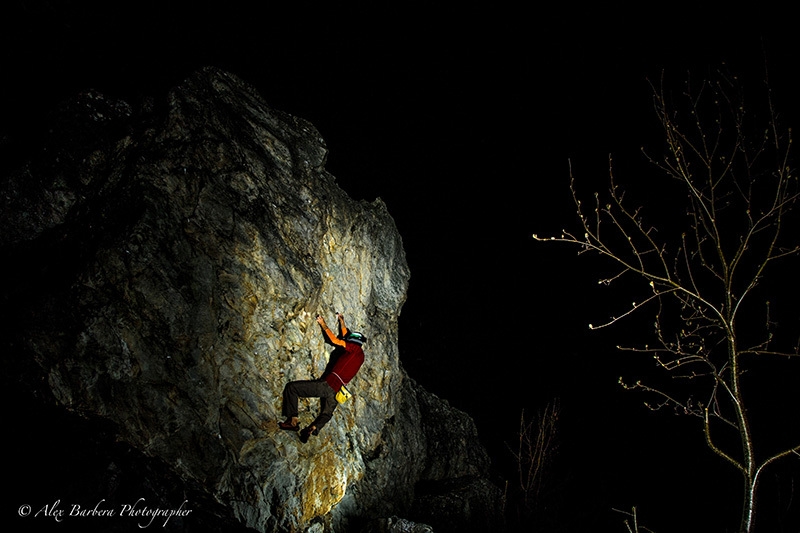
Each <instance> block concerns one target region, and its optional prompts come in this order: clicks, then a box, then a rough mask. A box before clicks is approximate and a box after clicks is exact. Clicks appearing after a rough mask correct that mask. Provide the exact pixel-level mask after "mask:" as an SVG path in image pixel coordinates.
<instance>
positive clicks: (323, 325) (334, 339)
mask: <svg viewBox="0 0 800 533" xmlns="http://www.w3.org/2000/svg"><path fill="white" fill-rule="evenodd" d="M317 323H319V325H320V327H321V328H322V331H323V332H324V333H325V336H326V337H328V340H329V341H330V342H331V343H332V344H335V345H337V346H345V342H344V341H343V340H342V339H340V338H339V337H337V336H336V335H334V334H333V332H332V331H331V330H330V328H329V327H328V325H327V324H326V323H325V319H324V318H322V317H321V316H318V317H317Z"/></svg>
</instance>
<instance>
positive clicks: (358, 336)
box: [344, 331, 367, 344]
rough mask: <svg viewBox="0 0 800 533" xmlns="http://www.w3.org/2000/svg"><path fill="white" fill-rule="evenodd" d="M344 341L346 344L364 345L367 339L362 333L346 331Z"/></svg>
mask: <svg viewBox="0 0 800 533" xmlns="http://www.w3.org/2000/svg"><path fill="white" fill-rule="evenodd" d="M344 340H345V341H347V342H355V343H356V344H364V343H365V342H367V337H366V336H365V335H364V334H363V333H359V332H357V331H348V332H347V335H345V336H344Z"/></svg>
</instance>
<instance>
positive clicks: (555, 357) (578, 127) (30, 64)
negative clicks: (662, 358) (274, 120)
mask: <svg viewBox="0 0 800 533" xmlns="http://www.w3.org/2000/svg"><path fill="white" fill-rule="evenodd" d="M285 4H291V7H287V5H285ZM622 4H623V3H622V2H618V3H612V2H608V3H601V2H595V3H592V5H591V6H588V7H587V6H578V5H563V6H562V7H552V6H550V7H541V6H538V5H533V7H531V5H528V4H523V3H518V4H508V5H507V4H497V3H493V4H489V3H486V2H459V3H452V4H451V5H444V4H442V3H436V4H435V6H434V4H433V3H429V4H427V5H426V4H414V3H408V2H398V3H385V4H384V3H377V2H375V3H371V4H365V5H364V6H358V7H355V6H356V4H353V3H348V4H346V5H345V4H344V3H341V5H339V3H325V4H324V5H323V4H322V3H320V4H319V5H318V4H317V3H312V2H292V3H288V2H285V3H277V2H251V3H247V2H236V1H232V2H217V1H212V0H206V1H202V0H201V1H195V2H177V1H155V0H150V1H139V2H132V1H118V2H80V1H65V2H55V1H50V2H48V1H42V0H40V1H19V2H10V3H7V4H6V7H5V11H6V14H5V15H4V16H3V19H2V39H3V42H2V66H1V67H0V69H1V70H0V72H1V73H2V77H3V83H2V93H3V94H2V117H0V119H2V125H3V131H2V133H3V136H4V137H3V141H4V142H9V139H12V138H13V139H15V141H14V142H15V143H17V142H20V141H19V140H18V139H23V140H24V139H31V140H33V139H34V138H35V132H36V131H37V128H39V127H40V124H41V123H42V121H43V120H44V119H45V118H46V116H47V113H48V112H49V111H50V110H51V109H52V107H53V106H54V105H55V104H57V102H58V101H60V100H61V99H63V98H65V97H66V96H68V95H69V94H71V93H72V92H73V91H76V90H84V89H87V88H95V89H98V90H101V91H103V92H105V93H107V94H109V95H110V96H117V97H120V98H123V99H127V100H129V101H133V102H135V101H137V100H138V99H141V98H143V97H145V96H147V95H152V94H162V93H164V92H165V91H166V90H167V89H168V88H169V87H171V86H172V85H174V84H176V83H178V82H180V81H181V80H182V79H183V78H184V77H185V76H187V75H188V74H189V73H191V72H192V71H193V70H195V69H197V68H199V67H201V66H204V65H215V66H218V67H221V68H223V69H226V70H229V71H230V72H232V73H234V74H237V75H238V76H240V77H242V78H243V79H245V80H246V81H248V82H250V83H252V84H253V85H255V86H256V87H257V88H258V89H259V91H260V92H261V93H262V95H263V96H264V98H265V99H266V100H267V102H268V103H269V104H270V105H271V106H273V107H275V108H277V109H281V110H283V111H286V112H289V113H292V114H294V115H297V116H300V117H303V118H305V119H307V120H309V121H311V122H312V123H313V124H315V125H316V126H317V127H318V128H319V130H320V132H321V134H322V136H323V138H324V139H325V140H326V142H327V144H328V147H329V150H330V154H329V159H328V165H327V168H328V170H329V171H330V172H331V173H333V174H334V175H335V176H336V177H337V180H338V182H339V183H340V185H341V186H342V188H343V189H344V190H345V191H347V192H348V193H349V194H350V195H351V196H352V197H354V198H356V199H366V200H373V199H374V198H376V197H380V198H382V199H383V200H384V201H385V202H386V204H387V205H388V208H389V211H390V213H391V214H392V215H393V217H394V218H395V220H396V222H397V225H398V228H399V231H400V233H401V235H402V236H403V240H404V246H405V249H406V252H407V257H408V262H409V264H410V267H411V272H412V279H411V286H410V290H409V294H408V300H407V303H406V304H405V306H404V308H403V313H402V316H401V320H400V349H401V359H402V361H403V363H404V365H405V366H406V368H407V369H408V370H409V372H410V374H411V375H412V376H413V377H415V378H416V379H417V380H418V381H419V382H420V383H422V384H423V385H424V386H425V387H426V388H428V389H429V390H431V391H432V392H434V393H436V394H437V395H439V396H441V397H444V398H447V399H448V400H449V401H450V402H451V403H452V404H453V405H455V406H457V407H459V408H462V409H464V410H465V411H467V412H468V413H470V414H471V415H472V416H473V417H474V418H475V419H476V421H477V423H478V427H479V432H480V434H481V436H482V439H483V440H484V441H485V443H486V445H487V447H488V448H489V450H490V452H491V453H492V455H493V457H494V459H495V461H496V465H497V469H498V477H500V478H504V477H506V478H507V477H509V471H508V470H506V469H507V468H508V466H509V465H508V458H509V454H508V450H507V444H513V443H514V438H515V437H514V435H515V431H516V429H517V424H518V421H519V417H520V412H521V411H522V410H523V409H525V411H526V412H527V413H533V412H534V411H536V410H538V409H541V408H543V407H544V406H545V405H546V404H547V402H549V401H552V400H553V399H555V398H559V399H560V402H561V408H562V413H561V426H560V427H561V441H562V448H561V459H562V461H561V463H560V466H559V469H558V472H557V482H556V483H555V484H557V485H558V487H554V488H559V489H562V490H563V492H561V494H563V495H564V497H563V498H562V503H561V505H562V507H563V509H562V511H561V517H562V518H560V520H561V523H562V526H563V530H565V531H569V530H575V531H577V530H584V529H582V528H586V527H594V528H595V529H597V530H614V531H622V530H623V527H624V526H623V525H622V518H623V517H622V516H621V515H619V514H618V513H615V512H614V511H613V510H612V509H614V508H616V509H622V510H629V509H630V508H631V506H634V505H635V506H637V507H638V508H639V512H640V516H641V518H642V521H643V522H644V523H645V525H647V526H648V527H651V528H652V529H655V530H657V531H659V532H664V531H726V530H733V528H734V527H735V524H736V523H737V520H738V516H737V514H738V510H737V509H738V498H739V489H738V486H739V485H738V483H739V479H738V476H737V474H736V473H735V472H733V471H732V469H730V468H729V467H728V466H725V465H721V464H720V462H721V461H720V460H719V459H718V458H716V457H715V456H713V455H712V454H711V452H709V451H707V450H706V449H705V448H704V445H703V443H702V436H701V433H700V426H699V422H697V421H696V420H693V419H688V418H682V417H674V416H671V415H668V414H651V413H649V412H647V411H646V410H645V409H644V407H643V406H642V405H641V401H640V400H641V398H638V397H637V396H636V395H635V394H633V393H629V392H624V391H623V390H621V388H620V387H619V386H618V385H617V378H618V377H619V376H620V375H625V376H634V377H635V376H636V375H637V372H645V369H644V368H645V367H646V366H647V365H649V364H650V363H649V362H642V361H640V360H636V359H634V358H632V357H631V356H626V355H625V354H621V353H619V352H617V351H616V350H615V349H614V346H615V345H616V344H617V343H619V342H621V341H624V340H627V339H628V338H629V335H638V334H639V332H640V331H641V328H642V326H643V325H645V324H646V322H647V320H649V317H648V318H647V319H634V320H631V321H629V322H626V323H623V324H621V325H619V326H617V327H615V328H613V329H610V330H603V331H602V332H590V331H589V330H588V324H589V323H591V322H593V321H594V322H599V321H602V320H603V319H604V318H606V317H607V316H608V315H609V314H612V313H614V312H617V311H618V309H619V307H618V306H619V305H621V302H618V301H617V300H615V298H614V291H613V290H611V289H603V288H601V287H598V286H597V284H596V277H597V272H598V270H597V269H599V268H602V267H601V266H600V265H599V264H597V263H593V262H591V261H586V260H583V259H578V258H576V257H575V254H574V251H572V250H566V249H562V248H559V247H557V246H549V245H543V244H537V243H535V242H534V241H533V239H532V238H531V234H532V233H538V234H540V235H546V234H551V233H555V232H557V231H559V230H560V229H561V228H562V227H565V226H569V225H572V224H573V223H574V213H573V210H572V207H571V203H570V197H569V191H568V178H569V166H568V162H570V161H571V163H572V169H573V171H574V173H575V175H576V177H577V178H578V180H579V184H581V185H583V186H584V187H585V188H586V190H587V191H588V190H591V189H593V188H598V187H604V186H605V184H606V180H607V177H608V157H609V154H611V155H613V157H614V160H615V167H616V173H617V174H618V175H620V176H623V177H624V178H623V179H625V178H627V179H629V180H630V179H634V178H635V177H636V176H638V175H641V174H642V173H646V172H648V170H647V167H646V166H645V165H644V164H643V158H642V156H641V154H640V151H639V150H640V147H642V146H647V147H656V148H657V147H658V146H659V144H658V141H659V131H658V127H659V126H658V124H657V122H656V120H655V115H654V113H653V112H652V102H651V98H650V95H651V91H650V87H649V85H648V80H651V81H656V82H658V80H659V79H660V78H661V76H662V73H664V74H665V76H666V79H667V82H668V83H673V84H675V85H676V86H677V85H678V84H680V83H681V81H682V80H684V79H686V77H687V72H689V71H691V72H692V73H693V75H698V76H701V77H702V76H704V75H705V74H706V73H707V72H708V71H709V69H713V68H716V67H718V66H720V65H722V64H723V63H724V64H726V65H727V66H729V67H730V68H731V69H733V70H734V71H735V72H739V73H741V75H742V76H743V77H745V78H747V79H749V80H750V81H751V82H753V83H758V82H759V81H761V80H763V78H764V75H765V74H764V71H765V67H768V68H769V77H770V84H771V86H772V88H773V90H774V91H775V98H776V105H777V108H778V109H779V111H781V112H782V113H783V114H784V115H785V117H784V118H785V121H786V123H788V124H792V123H793V122H792V121H796V117H797V113H796V110H797V107H796V97H797V93H796V82H795V81H794V77H795V75H796V63H797V61H796V58H797V53H796V52H797V46H796V42H795V38H794V37H793V35H794V34H795V30H794V29H793V28H791V20H792V16H791V15H790V13H789V10H788V9H783V8H772V7H769V6H767V5H765V4H764V3H755V2H750V3H744V4H737V5H736V7H732V6H731V5H726V6H725V7H724V8H719V7H717V6H715V5H713V4H712V3H708V2H695V3H692V4H688V5H686V6H681V5H678V4H651V3H640V4H639V5H638V6H637V7H630V6H623V5H622ZM795 123H796V122H795ZM22 144H23V145H24V141H23V142H22ZM342 312H344V313H347V312H348V310H342ZM645 327H646V326H645ZM648 368H649V367H648ZM787 387H794V385H793V384H791V383H789V384H787ZM477 391H480V392H477ZM795 412H796V411H795ZM784 420H792V418H791V416H790V417H788V418H785V417H784ZM794 420H796V418H795V419H794ZM442 423H446V421H442ZM795 463H796V460H795ZM775 468H776V470H778V471H779V472H785V471H786V469H788V467H775ZM781 468H783V469H784V470H781ZM796 470H797V469H796V468H795V471H796ZM781 479H784V478H781ZM797 481H798V478H797V476H795V483H797ZM773 496H774V495H771V496H770V500H769V501H768V502H765V503H764V506H765V508H767V507H770V506H771V505H773V504H775V505H777V503H776V502H778V499H775V498H774V497H773ZM794 497H795V499H796V500H797V499H800V493H798V494H795V495H794ZM780 501H781V502H783V504H784V505H785V504H786V501H785V500H780ZM797 506H798V504H797V503H796V502H795V504H794V517H795V518H794V520H795V522H794V525H795V531H796V525H797V514H798V511H797ZM766 512H767V511H766V510H765V513H766ZM770 513H772V514H774V515H775V516H777V512H776V511H775V509H774V508H772V507H770ZM606 528H607V529H606Z"/></svg>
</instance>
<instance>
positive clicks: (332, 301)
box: [0, 69, 500, 531]
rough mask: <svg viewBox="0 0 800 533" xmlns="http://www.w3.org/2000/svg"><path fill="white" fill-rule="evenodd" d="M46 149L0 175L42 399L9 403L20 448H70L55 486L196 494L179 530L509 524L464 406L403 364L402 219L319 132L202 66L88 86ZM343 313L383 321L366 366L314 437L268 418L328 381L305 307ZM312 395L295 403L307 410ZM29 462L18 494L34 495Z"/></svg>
mask: <svg viewBox="0 0 800 533" xmlns="http://www.w3.org/2000/svg"><path fill="white" fill-rule="evenodd" d="M43 145H44V148H43V149H41V150H38V151H37V152H36V153H35V154H34V155H33V157H31V158H30V161H29V162H28V163H27V164H26V165H24V166H21V167H17V168H15V170H14V171H13V172H12V173H11V174H10V175H9V176H6V177H4V179H3V182H2V185H0V187H2V191H0V192H2V198H0V202H2V205H1V206H0V207H2V212H1V213H0V224H2V236H1V237H0V239H2V241H1V242H0V245H2V250H3V259H4V263H5V264H6V265H7V266H8V268H10V269H11V270H12V272H11V274H10V275H9V276H8V277H7V279H8V280H10V283H8V286H7V287H6V288H5V289H4V292H3V299H4V300H3V301H4V311H5V312H4V319H5V321H6V322H5V323H6V325H7V326H8V327H9V334H8V335H7V336H6V338H5V339H4V342H5V346H4V354H5V356H6V357H4V365H5V368H4V369H3V374H4V386H5V388H6V391H7V393H10V394H14V395H15V396H16V398H17V400H18V401H19V403H20V404H24V405H26V406H28V407H27V409H28V411H23V412H22V413H21V414H18V415H17V417H16V418H12V423H13V424H14V425H12V428H11V429H12V433H15V434H21V435H25V437H24V438H22V439H21V441H20V442H21V443H28V444H30V446H28V444H20V447H27V449H26V450H21V452H20V453H26V452H27V453H30V454H32V455H34V454H37V453H56V454H64V455H66V454H67V453H68V452H69V453H71V454H72V455H70V457H72V458H73V460H74V461H75V464H74V465H72V466H71V467H70V466H69V465H60V466H58V467H57V468H56V469H55V470H54V471H52V472H51V473H50V475H52V476H53V479H54V480H56V481H53V480H51V485H53V484H55V486H56V487H58V486H59V485H58V483H57V480H58V479H62V478H70V479H71V481H72V485H71V487H72V489H71V490H73V494H72V496H73V497H77V498H83V499H85V500H88V501H92V500H98V499H100V498H103V499H107V500H109V501H114V498H118V499H119V498H125V497H127V498H131V497H133V498H134V499H135V498H136V497H138V495H142V494H147V498H148V500H149V501H151V502H154V505H155V503H159V504H160V505H161V506H162V507H165V506H166V507H169V506H172V507H177V505H176V503H175V502H177V503H180V501H182V500H183V499H185V498H188V499H189V501H190V505H191V504H192V503H194V505H195V509H196V512H195V513H194V516H193V517H189V518H187V519H185V520H183V521H181V520H177V519H176V520H173V521H172V524H171V526H172V527H176V528H178V527H181V524H191V520H192V519H194V520H200V519H201V517H202V519H203V520H205V521H206V522H205V525H206V526H207V527H209V528H211V526H210V524H215V526H214V527H217V528H219V530H227V531H230V530H231V529H230V528H231V527H232V524H241V525H243V526H245V527H247V528H252V529H253V530H257V531H305V530H311V531H356V530H359V529H362V530H368V529H370V528H371V529H372V530H376V531H377V530H381V531H389V530H391V529H390V528H391V527H394V528H395V530H399V529H397V528H398V527H400V526H398V524H400V523H404V524H411V522H405V521H404V519H405V518H408V519H411V520H415V521H417V522H420V523H425V524H430V525H432V526H433V529H434V530H436V531H448V530H453V531H468V530H470V528H475V529H476V530H486V529H487V527H488V526H489V525H494V526H496V525H497V522H494V520H495V518H496V517H497V516H498V514H499V501H500V496H499V492H500V491H499V490H498V489H497V488H496V487H494V486H493V485H491V484H490V483H489V482H488V481H487V476H488V470H489V461H488V458H487V456H486V453H485V451H484V449H483V448H482V447H481V445H480V444H479V442H478V437H477V435H476V430H475V426H474V423H473V422H472V420H471V419H470V418H469V417H468V416H467V415H466V414H464V413H463V412H460V411H458V410H456V409H453V408H451V407H450V406H449V405H448V404H447V402H445V401H443V400H441V399H439V398H437V397H435V396H434V395H432V394H430V393H428V392H426V391H425V390H423V389H422V388H420V387H419V386H418V385H417V384H416V383H415V382H414V381H413V380H412V379H410V378H409V377H408V376H407V375H406V373H405V371H404V370H403V368H402V367H401V365H400V363H399V354H398V320H397V319H398V315H399V314H400V311H401V307H402V305H403V303H404V300H405V296H406V289H407V285H408V281H409V269H408V266H407V264H406V260H405V255H404V251H403V246H402V241H401V237H400V235H399V234H398V232H397V229H396V227H395V224H394V221H393V220H392V218H391V216H390V214H389V213H388V212H387V209H386V207H385V205H384V204H383V203H382V202H381V201H380V200H379V199H377V200H375V201H373V202H366V201H355V200H353V199H352V198H351V197H349V196H348V195H347V194H346V193H345V192H344V191H343V190H342V189H340V188H339V186H338V185H337V184H336V182H335V179H334V177H333V176H332V175H331V174H329V173H328V172H327V171H326V170H325V160H326V155H327V151H326V148H325V144H324V141H323V140H322V139H321V138H320V136H319V133H318V132H317V131H316V129H315V128H314V126H313V125H311V124H310V123H308V122H306V121H304V120H302V119H299V118H295V117H292V116H289V115H287V114H285V113H281V112H279V111H276V110H273V109H270V108H269V107H268V106H267V105H266V104H265V102H264V101H263V100H262V98H261V96H260V95H258V94H257V93H256V92H255V91H254V90H253V89H251V88H250V87H249V86H247V85H246V84H244V83H243V82H241V81H240V80H238V79H237V78H235V77H234V76H231V75H229V74H227V73H224V72H221V71H218V70H215V69H205V70H203V71H201V72H198V73H196V74H195V75H194V76H192V77H191V78H189V79H188V80H186V81H185V82H184V83H183V84H182V85H181V86H179V87H177V88H175V89H174V90H173V91H172V92H171V93H170V94H169V96H168V97H166V98H164V99H163V101H162V100H159V99H154V100H151V101H150V100H148V101H144V102H143V103H137V104H136V105H135V106H134V105H130V104H128V103H125V102H119V101H113V100H112V99H110V98H107V97H104V96H103V95H101V94H98V93H94V92H86V93H83V94H81V95H80V96H79V97H78V98H76V99H75V100H73V101H71V103H70V104H68V105H65V106H64V108H63V109H62V110H61V113H60V115H59V116H58V117H56V119H55V122H54V126H53V127H52V128H51V129H50V130H49V136H48V138H47V139H46V140H44V141H43ZM337 311H340V312H342V313H344V314H345V317H346V320H347V322H348V325H350V327H352V328H353V329H356V330H360V331H363V332H364V333H365V334H366V335H367V336H368V337H369V339H370V341H369V343H368V344H367V346H366V350H365V351H366V353H367V360H366V363H365V364H364V366H363V367H362V369H361V371H360V373H359V374H358V376H357V377H356V378H355V379H354V381H353V382H352V390H353V391H354V393H355V398H354V399H353V400H351V401H350V402H348V403H347V404H345V405H344V406H341V407H340V408H339V409H337V411H336V412H335V414H334V418H333V420H332V421H331V423H330V424H329V425H328V426H327V427H325V429H324V430H323V431H322V433H321V434H320V435H319V436H318V437H312V439H311V441H310V442H309V443H308V444H305V445H303V444H301V443H300V441H299V440H298V438H297V435H296V434H293V433H288V432H284V431H280V430H278V429H277V427H276V422H277V421H278V420H279V419H281V416H280V406H281V391H282V389H283V386H284V384H285V383H286V382H287V381H288V380H293V379H310V378H314V377H317V376H319V375H320V373H321V372H322V370H323V369H324V367H325V364H326V362H327V355H328V353H329V351H330V347H329V346H327V345H325V344H324V343H323V338H322V335H321V333H320V329H319V327H318V325H317V324H316V322H315V316H316V315H317V314H322V315H323V316H324V317H325V318H326V319H327V320H328V323H329V324H332V325H333V324H335V312H337ZM315 411H316V402H313V403H301V417H302V418H301V422H302V423H308V422H310V421H311V418H312V416H313V413H314V412H315ZM32 417H36V419H37V420H38V422H37V423H36V424H33V423H31V419H32ZM48 417H50V418H48ZM56 420H58V421H61V422H54V421H56ZM64 421H67V422H64ZM33 426H35V427H33ZM77 427H80V428H81V429H80V430H77V429H76V428H77ZM57 429H60V431H57ZM26 439H28V440H26ZM48 440H49V442H48ZM54 442H58V446H57V447H56V446H55V445H54ZM70 450H71V451H70ZM81 451H83V453H84V454H85V455H89V454H91V455H92V457H95V459H93V460H92V461H88V462H84V463H82V462H81V460H82V459H81V458H82V457H83V456H82V455H81ZM58 457H61V456H60V455H58ZM70 468H71V469H70ZM109 472H112V473H113V474H114V476H109V474H108V473H109ZM59 476H60V477H59ZM32 477H33V476H28V477H26V481H27V484H24V483H22V481H20V480H18V482H19V483H22V486H21V488H20V490H21V491H26V490H27V491H28V493H25V494H26V497H29V498H34V499H35V498H36V497H43V496H41V495H40V494H39V493H38V492H37V490H41V486H40V485H37V484H36V482H35V481H31V479H32ZM111 478H113V479H114V481H113V482H112V481H110V479H111ZM120 480H122V481H120ZM112 489H113V490H112ZM64 490H66V489H64ZM137 491H138V492H137ZM47 494H48V495H49V494H50V493H49V492H48V493H47ZM48 497H49V496H48ZM61 497H62V498H63V497H64V496H61ZM159 498H160V500H159ZM396 516H403V517H404V519H397V518H396ZM391 517H395V518H391ZM381 520H383V522H381ZM186 527H189V526H188V525H187V526H186ZM403 527H405V526H403ZM409 527H411V526H409ZM415 527H417V528H418V529H417V530H419V531H422V530H424V527H423V526H421V525H420V524H416V526H415ZM209 530H210V529H209ZM193 531H194V530H193Z"/></svg>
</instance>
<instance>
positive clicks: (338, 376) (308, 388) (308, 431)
mask: <svg viewBox="0 0 800 533" xmlns="http://www.w3.org/2000/svg"><path fill="white" fill-rule="evenodd" d="M336 318H337V320H338V322H339V332H340V333H339V335H338V336H337V335H334V334H333V332H332V331H331V330H330V328H328V326H327V324H325V319H324V318H322V317H321V316H317V323H318V324H319V325H320V327H321V328H322V333H323V335H324V336H325V340H326V342H328V343H329V344H333V345H334V346H336V349H335V350H334V351H333V352H332V353H331V356H330V361H329V363H328V366H327V368H326V370H325V372H324V373H323V374H322V377H320V378H319V379H315V380H300V381H290V382H289V383H287V384H286V386H285V387H284V388H283V415H284V416H285V417H286V420H285V421H283V422H279V423H278V427H280V428H281V429H285V430H287V431H300V426H299V421H298V418H297V416H298V401H299V399H300V398H319V400H320V411H319V414H318V415H317V418H316V419H315V420H314V421H313V422H312V423H311V424H310V425H309V426H308V427H306V428H303V430H302V431H300V441H301V442H303V443H306V442H308V439H309V437H310V436H311V435H318V434H319V431H320V430H321V429H322V428H323V427H324V426H325V424H327V423H328V421H330V419H331V416H332V415H333V411H334V409H336V406H337V401H336V393H337V391H339V389H340V388H341V387H342V386H343V385H347V384H348V383H349V382H350V380H351V379H353V376H355V375H356V372H358V369H359V368H361V365H362V364H363V363H364V351H363V349H362V348H361V345H362V344H364V343H365V342H366V341H367V338H366V337H365V336H364V335H363V334H361V333H358V332H355V331H350V330H348V329H347V326H346V325H345V323H344V316H343V315H342V314H340V313H336Z"/></svg>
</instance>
